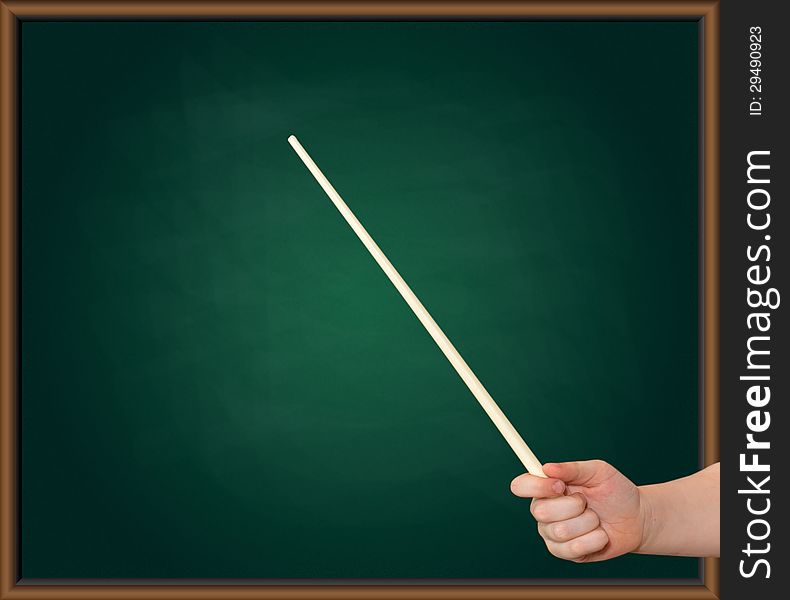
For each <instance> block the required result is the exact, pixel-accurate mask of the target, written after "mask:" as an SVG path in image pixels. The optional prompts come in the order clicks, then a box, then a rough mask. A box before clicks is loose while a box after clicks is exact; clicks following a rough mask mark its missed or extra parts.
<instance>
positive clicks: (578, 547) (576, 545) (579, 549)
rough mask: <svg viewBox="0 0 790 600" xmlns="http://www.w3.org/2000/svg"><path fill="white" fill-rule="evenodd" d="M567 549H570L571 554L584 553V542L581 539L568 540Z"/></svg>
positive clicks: (580, 554) (579, 554) (578, 554)
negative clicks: (575, 540)
mask: <svg viewBox="0 0 790 600" xmlns="http://www.w3.org/2000/svg"><path fill="white" fill-rule="evenodd" d="M568 549H569V550H570V551H571V555H572V556H582V555H584V554H586V552H585V549H584V542H582V541H577V542H570V545H569V546H568Z"/></svg>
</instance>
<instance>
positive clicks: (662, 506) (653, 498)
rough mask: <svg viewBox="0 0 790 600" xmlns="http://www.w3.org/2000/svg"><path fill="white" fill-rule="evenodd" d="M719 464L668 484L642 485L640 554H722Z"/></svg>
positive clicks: (640, 490)
mask: <svg viewBox="0 0 790 600" xmlns="http://www.w3.org/2000/svg"><path fill="white" fill-rule="evenodd" d="M719 488H720V475H719V464H718V463H716V464H715V465H711V466H710V467H708V468H706V469H703V470H702V471H699V472H698V473H694V474H693V475H689V476H688V477H683V478H682V479H676V480H674V481H668V482H667V483H659V484H656V485H645V486H640V488H639V493H640V496H641V502H642V507H643V510H644V534H643V536H642V543H641V544H640V546H639V548H638V549H637V550H636V552H637V553H639V554H666V555H674V556H718V555H719V529H720V524H719Z"/></svg>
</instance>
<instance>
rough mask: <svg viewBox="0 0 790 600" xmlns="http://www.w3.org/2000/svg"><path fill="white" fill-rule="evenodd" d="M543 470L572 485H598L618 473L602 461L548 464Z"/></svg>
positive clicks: (550, 475)
mask: <svg viewBox="0 0 790 600" xmlns="http://www.w3.org/2000/svg"><path fill="white" fill-rule="evenodd" d="M543 470H544V472H545V473H546V475H548V476H549V477H555V478H557V479H561V480H562V481H564V482H565V483H568V484H572V485H586V486H593V485H598V484H599V483H601V482H602V481H605V480H606V479H608V478H609V477H611V476H612V475H613V474H614V473H617V471H616V470H615V468H614V467H613V466H612V465H610V464H609V463H607V462H604V461H602V460H581V461H575V462H564V463H546V464H545V465H543Z"/></svg>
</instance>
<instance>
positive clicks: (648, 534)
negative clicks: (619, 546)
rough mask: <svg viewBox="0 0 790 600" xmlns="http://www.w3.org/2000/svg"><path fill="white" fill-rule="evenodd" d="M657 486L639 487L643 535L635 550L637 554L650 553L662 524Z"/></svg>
mask: <svg viewBox="0 0 790 600" xmlns="http://www.w3.org/2000/svg"><path fill="white" fill-rule="evenodd" d="M654 488H655V486H651V485H643V486H639V487H637V491H638V492H639V512H640V515H641V520H642V537H641V540H640V541H639V544H638V545H637V547H636V549H635V550H633V552H635V553H637V554H650V553H651V548H652V547H653V546H655V539H656V537H657V536H658V529H659V527H660V524H661V519H660V516H659V514H658V513H659V509H660V507H659V503H658V502H657V498H656V495H655V493H654V491H655V490H654Z"/></svg>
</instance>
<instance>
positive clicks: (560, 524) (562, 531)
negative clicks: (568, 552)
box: [538, 508, 601, 542]
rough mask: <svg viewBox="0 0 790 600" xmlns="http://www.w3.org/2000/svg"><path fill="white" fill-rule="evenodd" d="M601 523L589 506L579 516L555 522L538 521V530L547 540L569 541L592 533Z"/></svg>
mask: <svg viewBox="0 0 790 600" xmlns="http://www.w3.org/2000/svg"><path fill="white" fill-rule="evenodd" d="M600 524H601V522H600V520H599V519H598V515H597V514H596V513H595V512H594V511H592V510H590V509H589V508H588V509H586V510H585V511H584V512H583V513H582V514H580V515H579V516H578V517H573V518H572V519H566V520H565V521H557V522H555V523H538V532H539V533H540V535H541V537H542V538H543V539H544V540H546V541H552V542H568V541H570V540H572V539H574V538H577V537H580V536H582V535H584V534H585V533H590V532H591V531H593V530H594V529H596V528H597V527H598V525H600Z"/></svg>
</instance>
